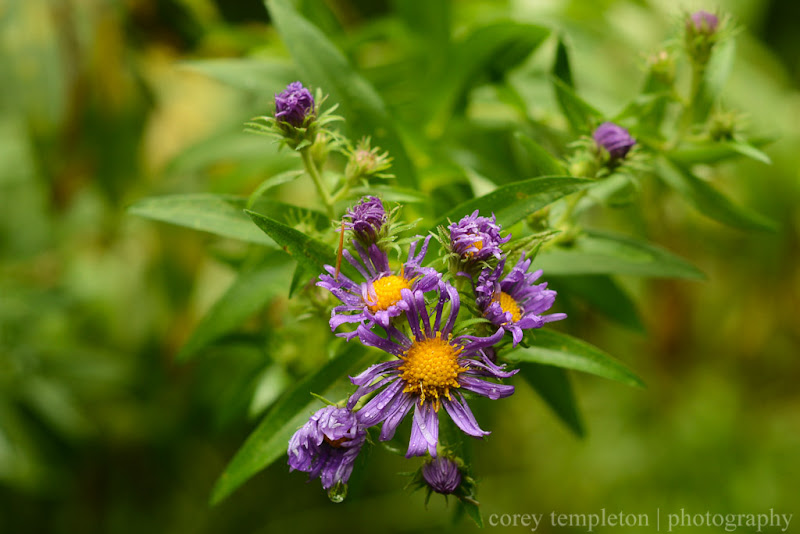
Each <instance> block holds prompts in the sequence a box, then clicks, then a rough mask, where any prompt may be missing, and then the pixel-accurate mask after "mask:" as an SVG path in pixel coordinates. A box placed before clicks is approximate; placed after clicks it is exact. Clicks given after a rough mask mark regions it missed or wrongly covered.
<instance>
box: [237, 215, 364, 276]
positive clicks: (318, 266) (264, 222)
mask: <svg viewBox="0 0 800 534" xmlns="http://www.w3.org/2000/svg"><path fill="white" fill-rule="evenodd" d="M245 213H247V215H249V216H250V218H251V219H253V222H255V223H256V225H258V227H259V228H261V230H263V231H264V233H266V234H267V235H269V236H270V237H271V238H272V239H274V240H275V242H276V243H278V244H279V245H280V246H281V247H282V248H283V250H284V251H285V252H286V253H287V254H289V255H290V256H291V257H292V258H294V260H295V261H296V262H297V265H298V266H300V267H302V268H303V269H304V270H305V271H306V272H314V273H322V272H325V270H324V266H325V265H336V252H335V251H334V250H333V248H332V247H331V246H329V245H327V244H325V243H323V242H322V241H320V240H318V239H315V238H313V237H311V236H308V235H306V234H304V233H303V232H300V231H298V230H295V229H294V228H292V227H290V226H286V225H285V224H283V223H280V222H278V221H276V220H275V219H272V218H270V217H265V216H263V215H261V214H259V213H256V212H254V211H250V210H245ZM342 272H343V273H345V274H346V275H348V276H351V277H354V274H353V272H354V269H353V267H352V266H351V265H350V264H349V263H347V262H344V261H343V262H342Z"/></svg>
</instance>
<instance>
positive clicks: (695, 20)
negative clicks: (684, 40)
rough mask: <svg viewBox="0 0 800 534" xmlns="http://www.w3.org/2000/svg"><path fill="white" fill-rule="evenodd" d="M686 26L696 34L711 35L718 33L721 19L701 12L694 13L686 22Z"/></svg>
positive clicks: (706, 12)
mask: <svg viewBox="0 0 800 534" xmlns="http://www.w3.org/2000/svg"><path fill="white" fill-rule="evenodd" d="M686 24H687V27H688V28H687V29H688V30H689V31H690V32H692V31H694V33H700V34H705V35H711V34H712V33H715V32H716V31H717V27H718V26H719V18H717V16H716V15H714V14H713V13H709V12H708V11H703V10H700V11H697V12H695V13H692V14H691V15H690V16H689V19H688V20H687V21H686Z"/></svg>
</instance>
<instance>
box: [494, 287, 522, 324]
mask: <svg viewBox="0 0 800 534" xmlns="http://www.w3.org/2000/svg"><path fill="white" fill-rule="evenodd" d="M495 300H496V301H497V302H498V303H499V304H500V307H501V308H503V313H511V322H513V323H516V322H518V321H519V320H520V319H522V309H521V308H520V307H519V304H517V301H516V300H514V297H512V296H511V295H509V294H508V293H506V292H505V291H501V292H500V295H499V296H497V297H496V298H495Z"/></svg>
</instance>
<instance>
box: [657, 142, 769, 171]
mask: <svg viewBox="0 0 800 534" xmlns="http://www.w3.org/2000/svg"><path fill="white" fill-rule="evenodd" d="M772 141H773V140H772V139H770V138H767V137H760V138H756V139H750V140H749V141H703V142H695V143H681V145H680V146H678V147H677V148H676V149H674V150H672V151H670V152H668V153H667V157H668V158H669V159H670V160H672V161H673V162H675V163H677V164H679V165H694V164H696V163H717V162H720V161H726V160H729V159H733V158H737V157H739V156H746V157H750V158H753V159H755V160H757V161H763V162H764V163H772V161H771V160H770V159H769V156H767V155H766V154H764V153H763V152H762V151H760V150H758V148H757V147H762V146H765V145H768V144H769V143H771V142H772ZM743 145H746V147H747V148H743ZM754 150H757V152H754Z"/></svg>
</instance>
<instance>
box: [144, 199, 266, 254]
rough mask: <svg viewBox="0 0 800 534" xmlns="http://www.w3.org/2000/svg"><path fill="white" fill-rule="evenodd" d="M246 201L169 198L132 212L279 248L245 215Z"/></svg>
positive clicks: (151, 200) (149, 202)
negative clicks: (243, 209)
mask: <svg viewBox="0 0 800 534" xmlns="http://www.w3.org/2000/svg"><path fill="white" fill-rule="evenodd" d="M245 202H246V200H245V199H244V198H238V197H232V196H222V195H212V194H206V193H198V194H190V195H167V196H160V197H151V198H145V199H142V200H140V201H138V202H136V203H135V204H133V205H132V206H131V207H130V208H128V211H129V212H130V213H132V214H134V215H139V216H140V217H146V218H148V219H153V220H156V221H162V222H168V223H171V224H177V225H179V226H185V227H187V228H192V229H194V230H202V231H204V232H210V233H212V234H217V235H221V236H223V237H230V238H233V239H241V240H242V241H248V242H250V243H258V244H260V245H272V246H274V245H275V242H274V241H273V240H271V239H270V238H269V237H267V236H265V235H264V234H263V233H262V232H259V231H258V228H256V227H255V226H253V222H252V221H251V220H250V218H249V217H247V215H245V213H244V212H243V211H242V208H243V207H244V205H245Z"/></svg>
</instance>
